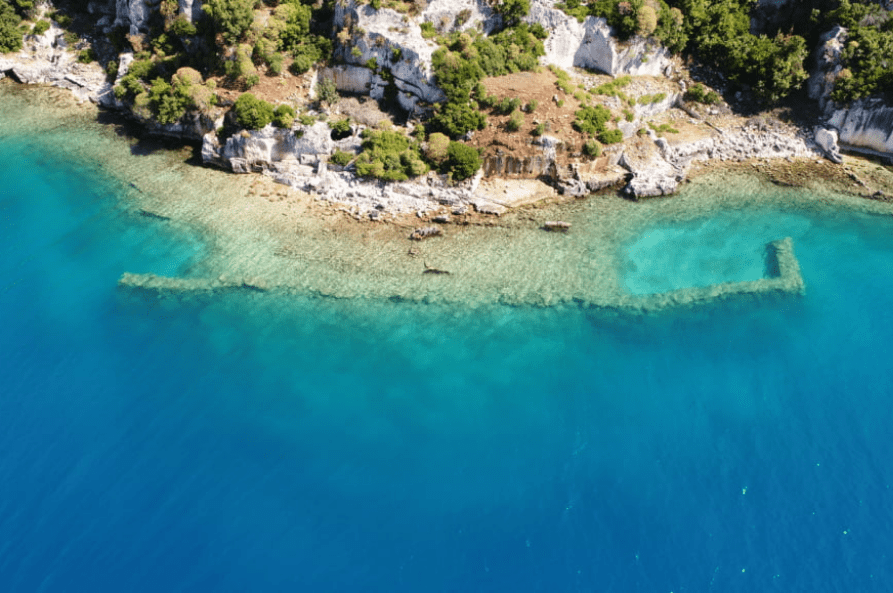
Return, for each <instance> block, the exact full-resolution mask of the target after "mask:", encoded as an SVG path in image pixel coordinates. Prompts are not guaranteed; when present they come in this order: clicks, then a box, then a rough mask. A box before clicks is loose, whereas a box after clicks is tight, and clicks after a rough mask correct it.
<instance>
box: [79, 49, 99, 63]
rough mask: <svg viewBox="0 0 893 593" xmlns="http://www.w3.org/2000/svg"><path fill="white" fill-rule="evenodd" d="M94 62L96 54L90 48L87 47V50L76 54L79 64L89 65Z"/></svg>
mask: <svg viewBox="0 0 893 593" xmlns="http://www.w3.org/2000/svg"><path fill="white" fill-rule="evenodd" d="M95 61H96V52H94V51H93V48H92V47H88V48H87V49H82V50H81V51H79V52H78V62H80V63H81V64H89V63H90V62H95Z"/></svg>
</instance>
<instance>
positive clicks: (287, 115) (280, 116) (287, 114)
mask: <svg viewBox="0 0 893 593" xmlns="http://www.w3.org/2000/svg"><path fill="white" fill-rule="evenodd" d="M294 123H295V110H294V109H292V107H291V106H290V105H285V104H282V105H277V106H276V109H274V110H273V125H274V126H276V127H277V128H283V129H286V130H287V129H289V128H291V127H292V125H293V124H294Z"/></svg>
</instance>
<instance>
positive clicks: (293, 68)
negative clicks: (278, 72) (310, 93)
mask: <svg viewBox="0 0 893 593" xmlns="http://www.w3.org/2000/svg"><path fill="white" fill-rule="evenodd" d="M312 66H313V61H312V60H311V59H310V58H309V57H308V56H305V55H303V54H302V55H299V56H295V59H294V61H293V62H292V63H291V65H290V66H289V67H288V69H289V71H290V72H291V73H292V74H303V73H304V72H307V71H308V70H310V68H311V67H312Z"/></svg>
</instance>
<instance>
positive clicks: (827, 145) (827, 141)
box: [815, 128, 843, 164]
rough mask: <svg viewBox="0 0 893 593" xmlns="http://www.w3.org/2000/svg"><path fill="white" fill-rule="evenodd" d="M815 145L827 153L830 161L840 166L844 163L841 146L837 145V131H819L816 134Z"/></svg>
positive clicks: (824, 129) (825, 129)
mask: <svg viewBox="0 0 893 593" xmlns="http://www.w3.org/2000/svg"><path fill="white" fill-rule="evenodd" d="M815 143H816V144H818V145H819V148H821V149H822V150H824V151H825V156H826V157H828V160H830V161H831V162H833V163H838V164H839V163H842V162H843V157H842V156H841V154H840V146H838V144H837V130H829V129H828V128H819V129H817V130H816V132H815Z"/></svg>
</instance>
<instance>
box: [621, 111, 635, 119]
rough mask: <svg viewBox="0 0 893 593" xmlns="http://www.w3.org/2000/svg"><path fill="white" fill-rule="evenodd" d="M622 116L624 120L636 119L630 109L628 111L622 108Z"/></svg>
mask: <svg viewBox="0 0 893 593" xmlns="http://www.w3.org/2000/svg"><path fill="white" fill-rule="evenodd" d="M623 118H624V119H625V120H626V121H633V120H634V119H636V114H635V113H633V112H632V111H630V110H629V109H624V110H623Z"/></svg>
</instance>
